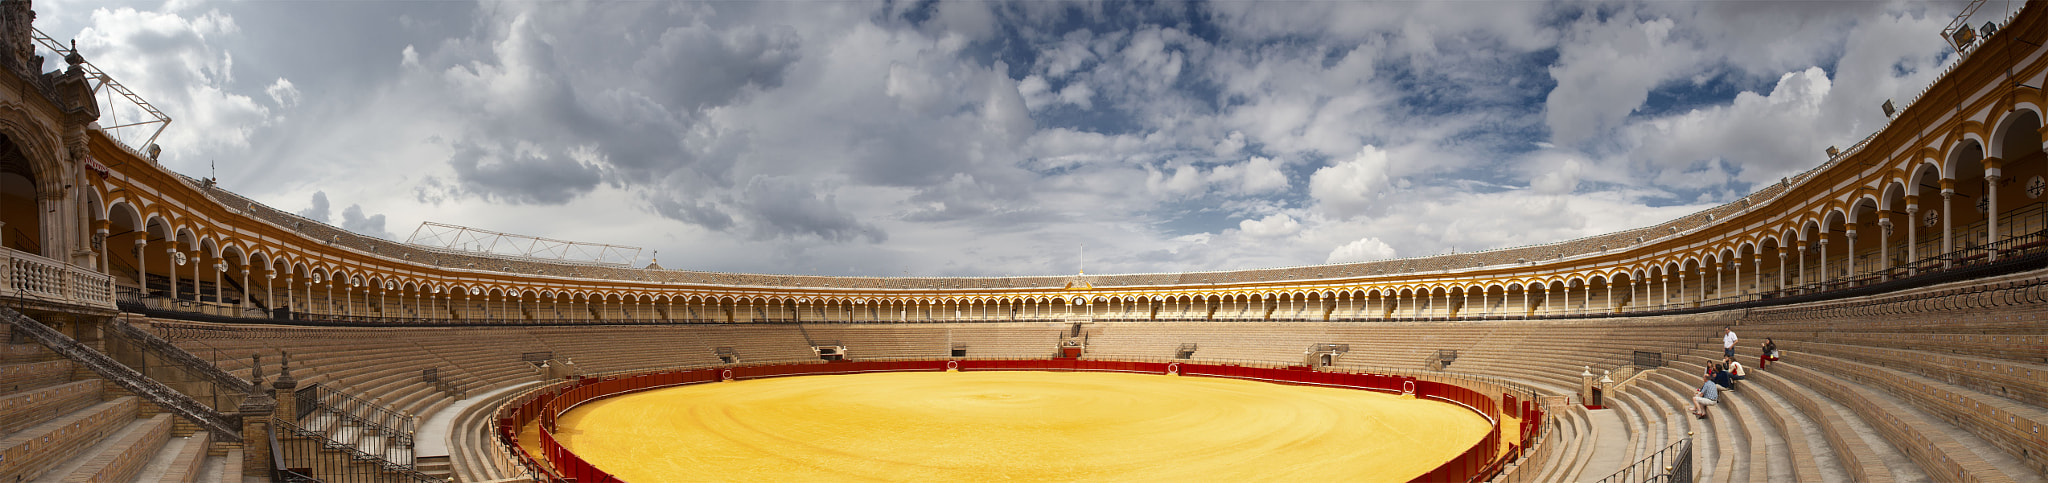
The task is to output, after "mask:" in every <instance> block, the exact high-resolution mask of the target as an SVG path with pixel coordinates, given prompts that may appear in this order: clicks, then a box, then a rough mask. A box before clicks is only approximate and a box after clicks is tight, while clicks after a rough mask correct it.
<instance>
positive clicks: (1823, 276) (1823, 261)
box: [1820, 235, 1834, 290]
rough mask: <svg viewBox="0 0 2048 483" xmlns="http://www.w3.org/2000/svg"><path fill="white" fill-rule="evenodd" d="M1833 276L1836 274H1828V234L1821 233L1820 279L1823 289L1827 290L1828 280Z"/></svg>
mask: <svg viewBox="0 0 2048 483" xmlns="http://www.w3.org/2000/svg"><path fill="white" fill-rule="evenodd" d="M1831 278H1834V276H1831V275H1828V239H1827V235H1821V239H1820V281H1821V290H1827V281H1828V279H1831Z"/></svg>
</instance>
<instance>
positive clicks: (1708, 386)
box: [1692, 379, 1721, 419]
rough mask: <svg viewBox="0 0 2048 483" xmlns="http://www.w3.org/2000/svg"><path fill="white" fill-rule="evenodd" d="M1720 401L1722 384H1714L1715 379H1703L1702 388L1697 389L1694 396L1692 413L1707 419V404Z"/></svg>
mask: <svg viewBox="0 0 2048 483" xmlns="http://www.w3.org/2000/svg"><path fill="white" fill-rule="evenodd" d="M1720 403H1721V386H1720V385H1719V384H1714V380H1713V379H1705V380H1702V381H1701V382H1700V389H1699V390H1698V391H1695V392H1694V393H1693V396H1692V415H1693V417H1696V418H1700V419H1706V418H1707V406H1712V405H1715V404H1720Z"/></svg>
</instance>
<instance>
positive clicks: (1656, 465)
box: [1600, 438, 1692, 483]
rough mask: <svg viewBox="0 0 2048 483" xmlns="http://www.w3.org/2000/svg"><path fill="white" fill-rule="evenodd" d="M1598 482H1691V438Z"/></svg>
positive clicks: (1666, 447) (1672, 444)
mask: <svg viewBox="0 0 2048 483" xmlns="http://www.w3.org/2000/svg"><path fill="white" fill-rule="evenodd" d="M1600 483H1692V438H1685V439H1681V440H1678V442H1676V443H1671V445H1670V446H1665V447H1664V449H1660V450H1657V452H1655V453H1650V456H1647V457H1644V458H1643V459H1641V460H1637V461H1636V462H1635V464H1631V465H1628V467H1627V468H1622V469H1621V471H1616V472H1614V474H1612V475H1608V476H1607V477H1606V478H1601V479H1600Z"/></svg>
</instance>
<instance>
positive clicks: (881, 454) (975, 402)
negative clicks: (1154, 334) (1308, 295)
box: [522, 372, 1488, 483]
mask: <svg viewBox="0 0 2048 483" xmlns="http://www.w3.org/2000/svg"><path fill="white" fill-rule="evenodd" d="M557 426H558V427H559V428H560V432H559V434H558V437H559V438H561V440H562V441H563V444H564V445H566V446H567V447H568V448H569V449H570V450H572V451H575V452H576V453H577V454H579V455H582V456H583V458H584V459H586V460H588V461H590V462H591V463H592V464H595V465H597V466H598V467H599V468H602V469H604V470H606V471H608V472H611V473H613V474H615V475H618V476H620V477H621V478H623V479H625V480H626V481H628V482H632V483H653V482H666V481H833V480H854V481H993V480H1007V481H1077V480H1087V481H1166V480H1177V481H1279V480H1287V481H1346V482H1350V481H1406V480H1408V479H1410V478H1413V477H1414V476H1416V475H1420V474H1422V473H1424V472H1427V471H1429V470H1430V469H1432V468H1435V467H1436V466H1437V465H1439V464H1442V463H1443V462H1444V461H1448V460H1450V459H1451V458H1452V457H1455V456H1457V455H1458V453H1459V452H1461V451H1463V450H1464V449H1465V448H1467V447H1470V446H1471V445H1472V444H1473V443H1475V442H1478V441H1479V440H1480V439H1481V438H1483V437H1485V435H1486V431H1487V429H1488V427H1487V423H1486V420H1485V419H1484V418H1482V417H1480V416H1479V415H1477V414H1473V413H1472V412H1471V411H1469V410H1466V409H1465V408H1463V407H1460V406H1455V405H1451V404H1446V403H1441V402H1435V401H1428V400H1417V399H1403V398H1401V397H1399V396H1393V395H1387V394H1381V393H1374V392H1368V391H1357V390H1347V389H1331V388H1320V387H1303V386H1286V385H1278V384H1267V383H1260V382H1251V381H1240V380H1232V379H1215V378H1203V377H1173V376H1161V375H1143V374H1118V373H1052V372H963V373H880V374H857V375H835V376H808V377H787V378H775V379H761V380H752V381H740V382H731V383H714V384H700V385H694V386H684V387H677V388H670V389H661V390H655V391H648V392H644V393H638V394H630V395H624V396H618V397H613V398H608V399H602V400H598V401H592V402H590V403H586V404H585V405H583V406H581V407H578V408H577V409H576V410H574V411H571V412H570V413H569V414H568V415H565V416H563V417H562V418H561V419H560V420H559V421H558V424H557ZM522 440H523V441H533V440H534V438H533V437H532V435H529V436H527V437H525V438H522Z"/></svg>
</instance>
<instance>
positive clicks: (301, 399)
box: [294, 384, 419, 468]
mask: <svg viewBox="0 0 2048 483" xmlns="http://www.w3.org/2000/svg"><path fill="white" fill-rule="evenodd" d="M294 397H297V398H298V403H299V404H298V412H299V414H298V417H299V420H300V422H302V423H304V424H307V425H315V426H320V427H323V428H327V429H330V430H332V429H335V428H337V427H345V426H351V425H352V426H355V427H356V428H357V430H360V431H368V432H371V433H374V434H376V435H378V436H381V437H383V440H384V447H385V448H400V449H402V454H406V455H410V454H413V453H412V451H413V449H414V444H413V443H414V441H413V438H414V431H416V430H417V429H418V428H419V418H417V417H415V416H413V415H410V414H405V413H401V412H398V411H395V410H392V409H390V408H386V407H384V406H380V405H377V404H375V403H372V402H370V401H365V400H363V399H362V398H358V397H356V396H354V395H351V394H349V393H345V392H341V391H337V390H334V389H333V388H331V387H328V386H325V385H322V384H313V385H310V386H307V387H304V388H301V389H299V390H298V391H297V394H294ZM328 417H331V418H334V419H333V420H331V421H320V422H319V423H317V424H316V423H315V422H314V421H311V420H308V419H307V418H314V419H318V418H328ZM403 459H404V460H405V461H397V462H394V464H397V465H400V466H404V467H408V468H410V467H411V466H412V462H411V458H403Z"/></svg>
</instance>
